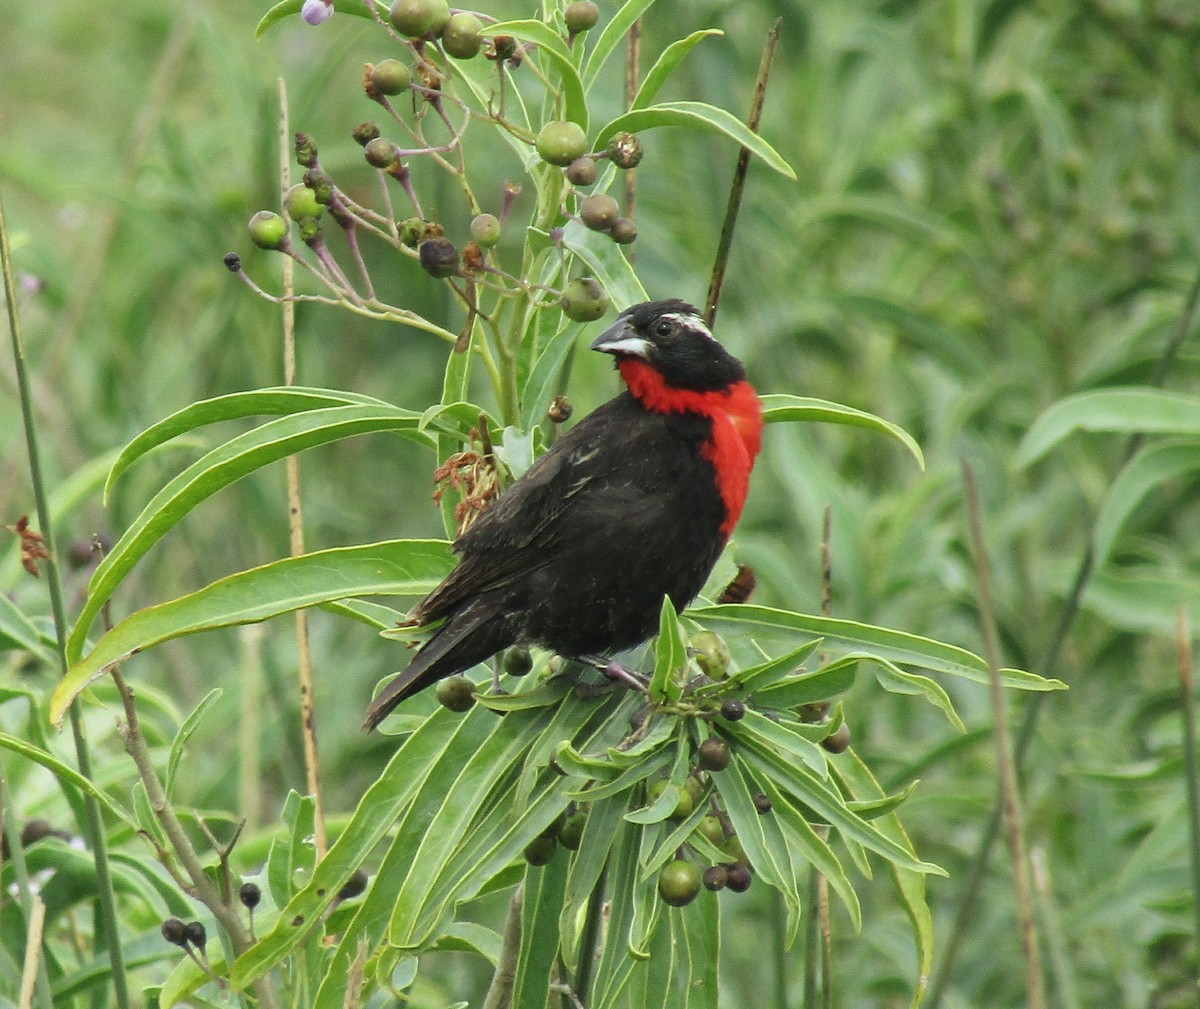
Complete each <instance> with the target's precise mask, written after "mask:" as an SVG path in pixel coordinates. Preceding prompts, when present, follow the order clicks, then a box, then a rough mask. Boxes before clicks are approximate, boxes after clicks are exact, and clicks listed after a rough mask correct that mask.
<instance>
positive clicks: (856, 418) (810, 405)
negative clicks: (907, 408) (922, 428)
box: [760, 394, 925, 469]
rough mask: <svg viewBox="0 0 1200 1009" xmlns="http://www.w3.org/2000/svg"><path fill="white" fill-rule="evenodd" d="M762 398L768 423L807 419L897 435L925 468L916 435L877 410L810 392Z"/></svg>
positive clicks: (764, 416)
mask: <svg viewBox="0 0 1200 1009" xmlns="http://www.w3.org/2000/svg"><path fill="white" fill-rule="evenodd" d="M760 398H761V399H762V404H763V422H764V423H766V424H781V423H794V422H803V423H822V424H849V425H852V426H853V427H865V428H867V429H869V430H871V431H878V432H880V433H881V434H886V435H888V436H889V437H891V438H895V439H896V441H898V442H900V444H901V445H903V446H904V447H905V448H906V449H908V451H909V452H911V453H912V456H913V458H914V459H916V460H917V464H918V465H919V466H920V467H921V469H924V468H925V456H924V454H923V453H922V452H921V446H920V445H918V444H917V442H916V440H915V439H914V438H913V436H912V435H910V434H909V433H908V432H907V431H905V430H904V428H902V427H899V426H897V425H896V424H893V423H891V422H890V421H886V420H884V419H883V418H882V417H876V416H875V414H873V413H867V412H866V411H865V410H856V409H855V408H854V407H852V406H843V405H842V404H841V403H831V402H829V401H828V400H824V399H812V398H810V397H808V396H788V395H781V394H769V395H766V396H762V397H760Z"/></svg>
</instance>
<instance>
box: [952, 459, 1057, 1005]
mask: <svg viewBox="0 0 1200 1009" xmlns="http://www.w3.org/2000/svg"><path fill="white" fill-rule="evenodd" d="M962 470H963V485H964V488H965V490H966V501H967V517H968V520H969V523H970V531H971V553H972V554H973V555H974V561H975V571H976V577H977V578H978V581H979V621H980V625H981V629H982V631H983V644H984V653H985V655H986V656H987V663H988V674H989V677H988V678H989V683H990V688H991V701H992V719H993V721H994V723H995V727H996V730H995V732H994V733H993V735H994V738H995V740H996V761H997V764H998V767H999V772H1000V795H1001V797H1002V800H1003V809H1004V826H1005V837H1006V839H1007V841H1008V848H1009V856H1010V857H1011V859H1012V864H1013V884H1014V888H1015V891H1016V898H1017V918H1018V921H1019V922H1020V927H1021V945H1022V948H1023V951H1024V954H1025V987H1026V997H1027V998H1028V1000H1029V1006H1030V1009H1045V1005H1046V993H1045V981H1044V979H1043V977H1042V964H1041V954H1040V952H1039V950H1038V942H1037V929H1036V926H1035V923H1034V918H1033V895H1032V887H1031V885H1030V879H1029V858H1028V856H1027V854H1026V850H1025V823H1024V817H1023V815H1022V810H1021V797H1020V795H1019V792H1018V785H1017V766H1016V761H1015V759H1014V757H1013V752H1012V746H1011V743H1010V741H1009V738H1008V715H1007V706H1006V704H1005V699H1004V687H1003V685H1002V684H1001V682H1000V644H999V634H998V633H997V630H996V612H995V608H994V606H993V602H992V575H991V565H990V563H989V561H988V555H987V547H986V545H985V543H984V538H983V518H982V514H981V509H980V505H979V489H978V487H977V485H976V482H975V470H974V469H973V468H972V466H971V464H970V463H969V462H967V460H966V459H963V460H962Z"/></svg>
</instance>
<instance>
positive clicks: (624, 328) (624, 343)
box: [591, 316, 654, 357]
mask: <svg viewBox="0 0 1200 1009" xmlns="http://www.w3.org/2000/svg"><path fill="white" fill-rule="evenodd" d="M653 347H654V345H653V344H652V343H651V342H650V341H649V340H647V339H646V338H645V337H644V336H639V335H638V334H637V332H636V331H635V330H634V328H633V327H632V326H631V325H629V320H628V319H626V318H625V317H624V316H622V317H620V318H618V319H617V321H616V322H614V323H613V324H612V325H611V326H609V327H608V329H606V330H605V331H604V332H603V333H601V334H600V335H599V336H598V337H596V339H594V340H593V341H592V345H591V349H592V350H598V351H600V352H601V353H603V354H627V355H629V356H631V357H648V356H649V354H650V351H651V350H652V349H653Z"/></svg>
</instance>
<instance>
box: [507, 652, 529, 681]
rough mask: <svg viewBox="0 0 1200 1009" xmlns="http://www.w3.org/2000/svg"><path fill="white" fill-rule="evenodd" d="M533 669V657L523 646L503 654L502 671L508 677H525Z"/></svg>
mask: <svg viewBox="0 0 1200 1009" xmlns="http://www.w3.org/2000/svg"><path fill="white" fill-rule="evenodd" d="M532 668H533V656H532V655H530V654H529V649H528V648H526V647H525V646H524V645H516V646H514V647H512V648H510V649H509V650H508V651H507V652H505V653H504V671H505V672H506V673H508V675H509V676H525V675H527V674H528V673H529V670H531V669H532Z"/></svg>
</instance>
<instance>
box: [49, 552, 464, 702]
mask: <svg viewBox="0 0 1200 1009" xmlns="http://www.w3.org/2000/svg"><path fill="white" fill-rule="evenodd" d="M453 566H454V565H453V561H452V559H451V556H450V550H449V545H448V544H447V543H445V542H443V541H441V540H389V541H386V542H383V543H368V544H366V545H363V546H357V547H340V548H337V549H333V550H320V551H317V552H316V553H311V554H302V555H301V556H299V557H287V558H284V559H283V560H278V561H274V562H273V563H271V564H264V565H263V566H262V567H257V568H251V569H250V570H249V571H242V572H240V573H238V574H236V575H230V576H228V577H226V578H222V579H220V580H219V581H216V582H213V583H212V584H211V585H207V586H205V587H204V588H202V589H200V590H199V591H197V592H193V593H191V594H190V595H186V596H182V597H180V598H179V599H174V600H172V601H170V602H166V603H160V604H159V605H157V606H151V607H148V608H147V609H144V610H138V611H137V612H136V613H133V614H131V615H130V616H128V617H126V618H125V619H124V620H122V621H121V622H120V623H119V624H117V625H116V626H115V627H114V628H113V629H112V630H110V631H109V632H108V633H106V634H105V635H104V636H103V637H102V638H101V639H100V640H99V641H98V642H97V643H96V646H95V648H93V649H92V650H91V651H90V652H89V653H88V654H87V655H86V656H85V657H84V658H82V659H80V660H79V661H78V662H76V663H75V665H74V666H72V667H71V669H70V670H69V671H68V673H67V675H66V676H65V677H63V679H62V680H61V681H60V682H59V684H58V687H57V689H56V690H55V692H54V696H53V698H52V699H51V706H50V717H51V719H52V720H53V721H54V722H56V723H58V722H60V721H61V720H62V717H63V715H64V714H65V712H66V710H67V708H68V707H70V705H71V704H72V702H73V701H74V700H75V698H76V697H78V696H79V693H80V692H81V691H82V690H83V689H84V688H85V687H87V685H88V684H89V683H90V682H91V681H92V680H94V679H95V678H96V677H97V676H99V675H101V674H102V673H103V672H104V670H105V669H106V668H107V667H108V666H110V665H112V664H113V663H114V662H120V661H122V660H124V659H127V658H128V657H129V656H130V655H132V654H133V653H134V652H137V651H142V650H144V649H146V648H149V647H151V646H152V645H156V644H160V643H162V642H163V641H170V640H172V639H174V638H179V637H183V636H184V635H187V634H196V633H198V632H200V631H207V630H213V629H215V628H218V627H229V626H233V625H235V624H249V623H256V622H258V621H260V620H266V619H268V618H269V617H274V616H278V615H280V614H281V613H289V612H291V611H293V610H299V609H304V608H305V607H309V606H318V605H320V604H322V603H326V602H330V601H332V600H336V599H346V598H351V597H355V596H372V595H380V596H418V595H424V594H425V593H428V592H430V591H431V590H432V589H433V588H434V587H435V586H436V585H437V584H438V582H440V581H441V580H442V579H443V578H444V577H445V576H446V575H447V574H449V572H450V569H451V568H452V567H453Z"/></svg>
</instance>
